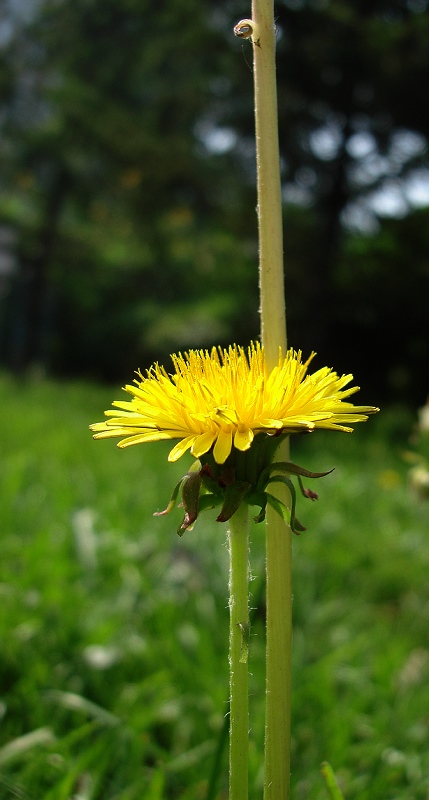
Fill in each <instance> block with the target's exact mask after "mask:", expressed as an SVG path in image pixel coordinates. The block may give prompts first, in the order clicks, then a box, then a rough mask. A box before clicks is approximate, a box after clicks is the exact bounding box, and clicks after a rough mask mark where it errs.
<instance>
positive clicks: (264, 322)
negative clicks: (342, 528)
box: [252, 0, 292, 800]
mask: <svg viewBox="0 0 429 800" xmlns="http://www.w3.org/2000/svg"><path fill="white" fill-rule="evenodd" d="M252 21H253V23H254V26H255V30H254V31H253V34H252V41H253V43H254V44H253V69H254V86H255V129H256V161H257V182H258V183H257V185H258V228H259V285H260V296H261V335H262V343H263V346H264V350H265V353H266V360H267V369H268V370H269V369H271V368H272V367H273V366H274V364H275V363H276V361H277V358H278V352H279V348H280V347H281V348H282V351H283V352H286V349H287V334H286V311H285V296H284V278H283V229H282V202H281V184H280V154H279V141H278V114H277V84H276V71H275V42H276V39H275V24H274V3H273V0H252ZM280 447H281V450H282V451H281V453H280V454H279V460H280V461H287V460H288V456H289V442H288V439H286V440H285V441H284V442H283V443H282V445H281V446H280ZM278 491H281V492H282V493H283V495H287V489H286V487H284V486H283V487H281V489H279V490H278ZM282 499H283V500H284V501H285V502H289V503H290V498H287V496H286V497H285V496H283V498H282ZM266 577H267V583H266V586H267V588H266V607H267V621H266V711H265V767H264V800H288V798H289V786H290V718H291V686H292V666H291V664H292V652H291V651H292V531H291V528H290V526H289V525H288V524H287V522H286V521H285V520H284V519H283V518H282V517H280V516H279V515H278V514H276V512H275V511H274V509H272V508H269V509H268V512H267V520H266Z"/></svg>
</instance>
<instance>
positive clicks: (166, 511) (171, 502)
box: [153, 475, 188, 517]
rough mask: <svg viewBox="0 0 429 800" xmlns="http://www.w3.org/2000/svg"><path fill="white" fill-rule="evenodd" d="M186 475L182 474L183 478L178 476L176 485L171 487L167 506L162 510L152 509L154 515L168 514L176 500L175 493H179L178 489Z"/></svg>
mask: <svg viewBox="0 0 429 800" xmlns="http://www.w3.org/2000/svg"><path fill="white" fill-rule="evenodd" d="M187 477H188V476H187V475H184V476H183V478H180V481H177V483H176V485H175V487H174V489H173V491H172V493H171V497H170V500H169V502H168V506H167V508H165V509H164V511H154V513H153V516H154V517H163V516H164V515H165V514H169V513H170V511H172V510H173V508H174V506H175V505H176V500H177V495H178V494H179V489H180V487H181V485H182V483H183V481H184V480H186V478H187Z"/></svg>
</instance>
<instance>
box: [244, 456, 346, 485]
mask: <svg viewBox="0 0 429 800" xmlns="http://www.w3.org/2000/svg"><path fill="white" fill-rule="evenodd" d="M332 471H333V470H332V469H330V470H328V472H310V471H309V470H308V469H304V467H300V466H299V465H298V464H294V463H293V462H292V461H274V462H273V463H272V464H269V465H268V467H265V469H264V470H263V471H262V472H261V475H260V477H259V480H258V489H264V488H265V486H268V484H269V483H270V481H271V479H272V476H273V475H274V474H275V473H276V472H283V473H285V474H287V475H298V476H302V477H303V478H324V477H325V475H329V473H330V472H332Z"/></svg>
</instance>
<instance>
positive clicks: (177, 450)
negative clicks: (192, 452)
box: [168, 435, 198, 461]
mask: <svg viewBox="0 0 429 800" xmlns="http://www.w3.org/2000/svg"><path fill="white" fill-rule="evenodd" d="M169 438H170V437H169ZM197 438H198V437H197V436H195V435H194V436H186V438H185V439H181V441H180V442H177V444H176V446H175V447H173V449H172V450H170V452H169V454H168V460H169V461H177V460H178V459H179V458H180V457H181V456H183V454H184V453H186V451H187V450H189V448H190V447H192V445H193V444H194V442H195V439H197Z"/></svg>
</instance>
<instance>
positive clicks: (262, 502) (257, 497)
mask: <svg viewBox="0 0 429 800" xmlns="http://www.w3.org/2000/svg"><path fill="white" fill-rule="evenodd" d="M246 503H248V504H249V506H261V510H260V512H259V514H257V515H256V517H253V521H254V522H256V524H257V525H258V524H259V523H260V522H263V521H264V519H265V516H266V511H267V495H266V492H258V493H256V492H253V493H252V494H251V495H248V496H247V497H246Z"/></svg>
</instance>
